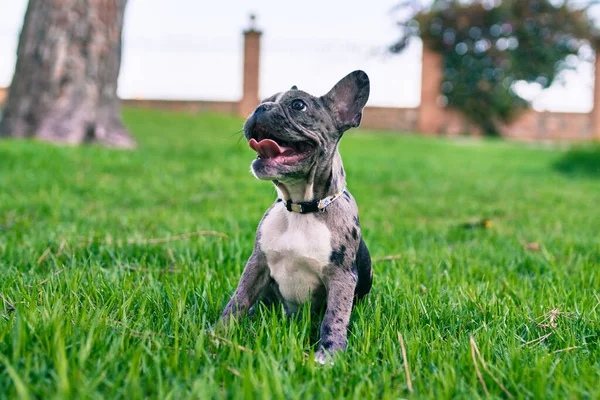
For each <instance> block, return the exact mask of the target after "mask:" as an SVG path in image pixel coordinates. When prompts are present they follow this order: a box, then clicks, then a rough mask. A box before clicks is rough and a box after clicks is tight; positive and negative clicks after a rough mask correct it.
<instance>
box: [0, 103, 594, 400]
mask: <svg viewBox="0 0 600 400" xmlns="http://www.w3.org/2000/svg"><path fill="white" fill-rule="evenodd" d="M124 120H125V122H126V124H127V126H128V128H129V129H130V131H131V132H132V133H133V134H134V135H135V137H136V140H137V141H138V143H139V148H138V149H137V150H135V151H126V152H124V151H109V150H106V149H102V148H99V147H93V146H92V147H90V146H87V147H86V146H84V147H56V146H52V145H48V144H45V143H39V142H30V141H15V140H4V141H0V160H1V161H0V293H1V294H2V295H3V296H4V299H5V300H6V301H7V302H10V303H12V304H13V305H14V307H15V308H16V310H15V311H13V312H10V311H9V307H8V305H5V303H4V301H3V300H2V299H0V388H2V389H1V390H0V398H16V397H17V395H20V397H21V398H26V395H29V397H30V398H40V399H52V398H107V399H119V398H127V399H138V398H161V399H167V398H173V399H185V398H199V399H207V400H208V399H217V398H219V399H220V398H239V399H255V398H263V399H271V398H289V399H325V400H326V399H341V398H355V399H356V398H358V399H371V398H375V399H397V398H402V397H407V398H408V397H411V396H410V393H409V392H408V389H407V384H406V378H405V374H404V362H403V358H402V351H401V347H400V344H399V341H398V332H401V333H402V335H403V337H404V342H405V345H406V352H407V362H408V366H409V367H410V372H411V377H412V382H413V387H414V397H415V398H438V399H446V398H480V397H483V396H484V391H483V389H482V386H481V384H480V382H479V381H478V379H477V376H476V372H475V369H474V366H473V360H472V358H471V347H470V340H469V339H470V336H473V339H474V340H475V343H476V344H477V347H478V349H479V350H480V352H481V356H482V357H483V359H484V360H485V362H486V366H487V369H489V370H490V372H491V373H492V374H493V375H494V377H495V378H496V379H498V380H499V382H501V383H502V384H503V385H505V386H506V388H507V389H508V391H510V393H511V394H512V395H513V396H515V398H537V399H547V398H557V399H567V398H599V397H600V386H599V385H598V377H599V375H600V362H599V360H600V336H599V333H600V307H599V306H598V301H599V299H598V288H599V287H600V273H598V271H599V268H600V247H599V246H600V245H599V241H598V220H599V218H600V215H599V212H600V211H599V209H598V204H600V177H598V178H591V177H589V176H587V175H584V176H574V175H565V174H563V173H562V172H560V171H557V170H555V169H554V167H553V165H554V163H555V162H556V161H557V160H560V159H562V157H563V155H564V154H565V153H564V152H563V151H558V150H553V149H549V148H544V149H535V148H532V147H531V146H527V147H525V146H521V145H517V144H513V143H503V142H497V141H490V142H488V141H477V142H473V143H471V142H456V141H455V142H450V141H443V140H437V139H431V138H423V137H413V136H405V135H398V134H394V135H390V134H389V133H376V132H368V134H361V133H358V134H357V133H353V132H349V134H348V135H346V136H345V137H344V139H343V140H342V142H341V152H342V155H343V157H344V166H345V168H346V171H347V172H348V187H349V189H350V190H351V191H352V193H353V195H354V196H355V197H356V198H357V200H358V204H359V207H360V212H361V226H362V228H363V234H364V237H365V240H366V242H367V243H368V245H369V249H370V251H371V253H372V256H373V257H374V259H375V260H376V262H375V263H374V273H375V280H374V287H373V292H372V293H371V294H370V295H369V296H368V297H367V299H366V301H365V302H364V303H362V304H360V305H359V306H358V307H357V308H356V309H355V311H354V313H353V315H352V320H351V328H350V334H349V351H348V353H346V354H341V355H340V357H339V358H338V359H337V363H336V365H334V366H333V367H321V366H318V365H315V364H314V362H313V361H312V358H311V356H310V354H311V353H312V352H313V351H314V349H315V343H316V338H317V337H318V325H317V319H315V318H313V317H311V316H310V315H309V314H308V313H305V314H304V315H303V316H302V317H301V318H297V319H290V318H285V317H282V315H281V310H279V309H274V310H270V309H264V308H260V309H259V311H258V313H257V314H256V315H255V316H254V317H252V318H245V319H243V320H242V321H240V323H239V325H237V326H235V327H234V328H233V330H232V332H231V333H230V334H228V335H224V336H226V339H227V340H222V339H218V338H216V337H214V336H211V335H210V334H209V333H208V332H207V328H209V327H210V326H211V324H213V323H214V322H215V321H217V319H218V318H219V314H220V312H221V310H222V307H223V306H224V305H225V303H226V301H227V300H228V298H229V296H230V295H231V294H232V292H233V290H234V289H235V285H236V284H237V282H238V280H239V277H240V274H241V270H242V268H243V266H244V263H245V261H246V259H247V257H248V256H249V255H250V253H251V251H252V247H253V240H254V231H255V229H256V226H257V224H258V221H259V220H260V218H261V216H262V214H263V212H264V210H265V209H266V208H267V207H268V206H269V205H270V204H271V203H272V202H273V200H274V196H275V193H274V190H273V187H272V185H270V184H269V183H267V182H259V181H257V180H256V179H254V178H253V177H252V175H251V173H250V171H249V168H248V167H249V164H250V161H251V159H252V158H253V157H254V155H253V152H252V151H251V150H250V149H248V147H247V146H246V145H245V143H243V141H242V142H239V143H238V142H237V139H238V138H237V137H234V136H232V134H233V133H234V132H236V131H238V130H239V128H240V127H241V124H242V121H241V120H240V119H238V118H230V117H222V116H215V115H203V116H193V115H179V114H167V113H158V112H152V111H145V110H126V113H125V115H124ZM166 133H167V134H166ZM482 218H488V219H490V221H491V227H488V228H487V229H484V228H472V229H465V227H464V224H465V223H466V222H476V221H479V220H480V219H482ZM201 230H212V231H220V232H223V233H225V234H227V235H228V236H229V237H228V238H222V237H218V236H196V237H190V238H187V239H183V238H180V239H179V240H174V241H171V242H160V241H152V242H149V241H148V240H147V239H149V238H168V237H173V236H175V235H179V234H183V233H187V232H194V231H201ZM526 242H530V243H531V242H537V243H538V246H537V247H536V246H533V245H528V246H524V243H526ZM390 255H395V256H396V257H395V258H394V257H393V259H391V260H385V259H383V257H385V256H390ZM551 309H559V310H560V311H561V312H563V313H566V314H556V313H554V314H556V315H555V317H553V321H552V324H554V325H551V324H550V323H549V321H548V320H546V321H544V318H545V316H546V317H548V318H550V317H551V316H552V315H554V314H552V313H550V310H551ZM532 319H534V320H535V321H532ZM547 335H549V336H547ZM545 336H546V337H545ZM544 337H545V338H544ZM539 338H542V339H539ZM527 342H529V344H526V343H527ZM240 346H242V347H240ZM576 346H579V347H576ZM479 369H480V370H481V373H482V375H483V379H485V382H486V385H487V389H488V390H489V391H490V394H491V397H493V398H500V397H504V393H503V392H502V390H501V389H500V387H499V386H498V385H497V384H496V383H495V382H494V380H493V378H492V377H491V376H490V375H489V374H488V373H487V372H486V371H485V369H484V368H483V365H482V364H479Z"/></svg>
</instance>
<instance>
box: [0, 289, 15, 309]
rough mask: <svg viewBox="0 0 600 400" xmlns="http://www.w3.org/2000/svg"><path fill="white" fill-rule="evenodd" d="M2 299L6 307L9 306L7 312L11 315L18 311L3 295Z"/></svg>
mask: <svg viewBox="0 0 600 400" xmlns="http://www.w3.org/2000/svg"><path fill="white" fill-rule="evenodd" d="M0 299H2V300H3V301H4V303H6V305H7V306H8V310H7V311H8V313H9V314H10V313H11V312H13V311H15V310H16V308H15V306H13V304H12V303H11V302H10V301H8V300H6V297H4V295H3V294H2V293H0Z"/></svg>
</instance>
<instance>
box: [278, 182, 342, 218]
mask: <svg viewBox="0 0 600 400" xmlns="http://www.w3.org/2000/svg"><path fill="white" fill-rule="evenodd" d="M345 190H346V188H344V189H342V190H340V191H339V192H337V193H336V194H334V195H332V196H327V197H325V198H324V199H321V200H312V201H301V202H299V203H294V202H292V200H291V199H290V200H288V201H286V203H285V208H287V210H288V211H289V212H297V213H300V214H308V213H314V212H318V211H321V212H325V208H326V207H327V206H328V205H330V204H331V203H333V202H334V201H335V200H336V199H337V198H339V197H340V196H341V195H342V193H344V191H345Z"/></svg>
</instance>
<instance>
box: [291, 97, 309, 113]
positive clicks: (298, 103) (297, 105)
mask: <svg viewBox="0 0 600 400" xmlns="http://www.w3.org/2000/svg"><path fill="white" fill-rule="evenodd" d="M292 108H293V109H294V110H296V111H304V110H306V103H305V102H304V101H303V100H300V99H296V100H294V101H292Z"/></svg>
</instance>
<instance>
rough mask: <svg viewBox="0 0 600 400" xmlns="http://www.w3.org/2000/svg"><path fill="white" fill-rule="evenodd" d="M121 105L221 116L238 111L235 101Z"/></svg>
mask: <svg viewBox="0 0 600 400" xmlns="http://www.w3.org/2000/svg"><path fill="white" fill-rule="evenodd" d="M121 104H122V105H123V106H126V107H134V108H153V109H157V110H166V111H181V112H189V113H199V112H203V111H212V112H217V113H223V114H237V113H238V109H239V102H237V101H202V100H146V99H122V100H121Z"/></svg>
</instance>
